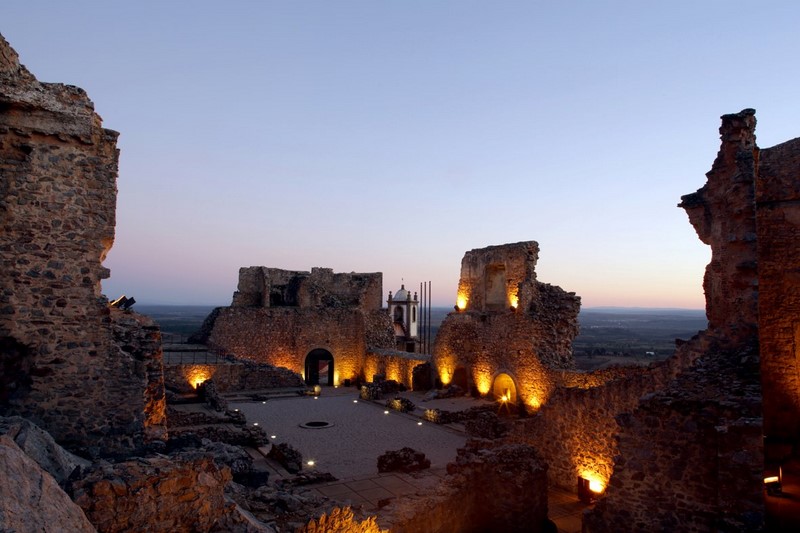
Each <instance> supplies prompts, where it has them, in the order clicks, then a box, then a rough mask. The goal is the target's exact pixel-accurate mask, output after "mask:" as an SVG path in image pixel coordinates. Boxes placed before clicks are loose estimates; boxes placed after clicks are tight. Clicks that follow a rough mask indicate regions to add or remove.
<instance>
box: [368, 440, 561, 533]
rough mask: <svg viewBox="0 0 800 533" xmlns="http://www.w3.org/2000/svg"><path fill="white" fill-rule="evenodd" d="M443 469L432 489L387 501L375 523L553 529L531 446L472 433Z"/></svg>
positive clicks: (423, 528) (407, 528)
mask: <svg viewBox="0 0 800 533" xmlns="http://www.w3.org/2000/svg"><path fill="white" fill-rule="evenodd" d="M447 473H448V476H447V477H446V478H445V481H444V482H443V483H442V484H441V485H440V486H439V487H437V489H436V491H435V492H434V493H432V494H426V495H417V496H408V497H405V498H403V499H402V500H397V501H394V502H392V503H391V504H390V505H389V506H388V507H386V508H385V509H384V510H383V511H382V512H381V515H380V516H379V518H378V523H379V524H380V525H381V526H383V527H388V529H389V530H390V531H392V533H428V532H430V531H441V532H456V531H457V532H459V533H478V532H484V531H503V532H509V533H511V532H519V533H522V532H530V533H536V532H540V531H554V529H549V528H548V525H549V524H548V520H547V465H546V464H545V463H544V461H542V460H541V459H540V458H539V456H538V455H537V454H536V451H535V450H534V449H533V448H531V447H530V446H524V445H519V444H502V443H493V442H492V441H486V440H482V439H473V440H470V441H468V442H467V444H466V446H465V447H464V448H461V449H460V450H458V457H457V458H456V460H455V461H454V462H453V463H450V464H448V465H447ZM550 525H552V524H550Z"/></svg>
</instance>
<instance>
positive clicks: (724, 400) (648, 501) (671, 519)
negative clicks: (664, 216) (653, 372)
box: [585, 109, 796, 532]
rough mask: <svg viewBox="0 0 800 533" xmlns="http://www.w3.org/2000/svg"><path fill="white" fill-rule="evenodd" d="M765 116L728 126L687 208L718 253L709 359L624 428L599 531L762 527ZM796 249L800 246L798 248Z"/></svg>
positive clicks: (633, 414) (741, 117)
mask: <svg viewBox="0 0 800 533" xmlns="http://www.w3.org/2000/svg"><path fill="white" fill-rule="evenodd" d="M754 131H755V116H754V111H753V110H751V109H746V110H744V111H742V112H740V113H736V114H732V115H725V116H723V117H722V126H721V127H720V136H721V139H722V146H721V148H720V151H719V154H718V155H717V159H716V160H715V162H714V165H713V167H712V169H711V171H710V172H708V174H707V177H708V181H707V183H706V184H705V185H704V186H703V187H702V188H701V189H700V190H699V191H698V192H696V193H694V194H691V195H687V196H684V197H683V201H682V202H681V204H680V207H683V208H684V209H686V211H687V213H688V215H689V220H690V221H691V223H692V225H693V226H694V227H695V229H696V230H697V233H698V235H699V236H700V238H701V240H703V242H705V243H706V244H709V245H710V246H711V252H712V256H711V262H710V263H709V266H708V268H707V269H706V275H705V278H704V288H705V291H706V313H707V315H708V318H709V328H708V330H707V331H706V332H704V333H703V334H702V335H701V336H699V337H697V338H696V339H702V340H704V341H705V342H704V345H698V346H696V347H695V346H694V345H695V344H696V342H697V341H696V340H693V342H692V343H690V344H689V345H688V346H691V347H693V348H694V349H696V350H697V351H698V352H699V353H700V354H701V357H700V358H699V359H698V360H697V361H696V362H695V365H694V367H692V368H689V369H687V370H686V371H685V372H683V373H682V374H680V375H679V376H678V377H677V378H676V379H675V380H674V381H672V382H671V383H670V384H669V386H668V387H667V388H666V389H665V390H664V391H663V392H660V393H658V394H653V395H649V396H645V397H643V398H642V400H641V402H640V403H639V405H638V406H637V407H636V409H634V410H632V411H630V414H626V415H621V416H619V417H617V421H618V424H619V432H618V437H617V438H618V442H619V455H618V458H617V460H616V464H615V466H614V472H613V475H612V477H611V479H610V488H609V490H608V491H607V494H606V497H605V499H604V500H602V501H601V502H600V503H599V504H598V505H597V506H596V508H595V510H594V512H593V513H592V515H591V516H589V517H588V518H587V520H586V521H585V526H587V527H588V530H589V531H592V532H596V531H618V530H619V528H620V527H623V525H624V527H626V528H628V527H631V525H633V527H634V528H635V529H647V530H667V529H674V528H680V529H686V530H694V531H720V530H722V531H752V530H758V529H759V528H760V527H761V526H762V525H763V495H762V487H761V477H762V471H763V466H764V464H763V450H762V429H761V423H762V420H761V383H760V373H759V364H760V361H759V355H758V349H759V348H758V322H759V317H758V312H757V311H758V286H759V275H758V274H759V273H758V272H757V263H756V257H757V253H756V251H757V250H756V232H755V230H756V212H755V202H754V199H755V196H754V185H755V179H756V175H757V168H756V162H757V159H758V148H757V147H756V146H755V133H754ZM795 245H796V243H795Z"/></svg>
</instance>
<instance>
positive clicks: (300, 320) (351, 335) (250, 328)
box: [208, 307, 367, 384]
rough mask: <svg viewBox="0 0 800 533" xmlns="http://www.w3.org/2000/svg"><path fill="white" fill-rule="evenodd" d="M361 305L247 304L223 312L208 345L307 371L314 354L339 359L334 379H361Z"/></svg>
mask: <svg viewBox="0 0 800 533" xmlns="http://www.w3.org/2000/svg"><path fill="white" fill-rule="evenodd" d="M365 324H366V320H365V315H364V313H363V312H361V311H360V310H358V309H325V308H320V309H300V308H289V307H284V308H243V307H229V308H223V309H221V310H220V312H219V314H218V316H217V319H216V321H215V324H214V328H213V330H212V332H211V335H210V336H209V339H208V344H209V345H210V346H213V347H214V348H218V349H221V350H223V351H225V352H227V353H230V354H232V355H235V356H236V357H237V358H240V359H245V360H249V361H254V362H258V363H267V364H270V365H274V366H282V367H286V368H288V369H290V370H292V371H293V372H297V373H298V374H303V373H304V372H305V360H306V356H307V355H308V353H309V352H311V351H312V350H314V349H317V348H322V349H325V350H328V351H329V352H330V353H331V355H333V359H334V371H335V383H336V384H338V383H340V382H342V381H343V380H345V379H355V378H357V377H358V375H359V373H360V372H361V369H362V368H363V364H364V357H365V354H366V351H367V346H366V340H365V339H366V336H367V335H366V331H365Z"/></svg>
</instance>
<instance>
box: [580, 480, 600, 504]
mask: <svg viewBox="0 0 800 533" xmlns="http://www.w3.org/2000/svg"><path fill="white" fill-rule="evenodd" d="M604 490H605V486H604V485H603V483H602V482H600V481H598V480H597V479H594V478H588V477H584V476H580V477H579V478H578V499H579V500H580V501H582V502H583V503H594V502H595V501H596V500H597V498H599V497H600V495H602V494H603V491H604Z"/></svg>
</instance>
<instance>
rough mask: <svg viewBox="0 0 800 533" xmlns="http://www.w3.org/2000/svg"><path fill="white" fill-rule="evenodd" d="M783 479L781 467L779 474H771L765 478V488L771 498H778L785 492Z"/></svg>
mask: <svg viewBox="0 0 800 533" xmlns="http://www.w3.org/2000/svg"><path fill="white" fill-rule="evenodd" d="M770 474H771V475H770ZM775 474H777V475H775ZM782 478H783V469H782V468H781V467H778V471H777V472H769V473H768V474H767V475H765V476H764V488H765V489H767V494H769V495H770V496H777V495H779V494H781V493H782V492H783V489H782V487H781V482H782V481H783V479H782Z"/></svg>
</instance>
